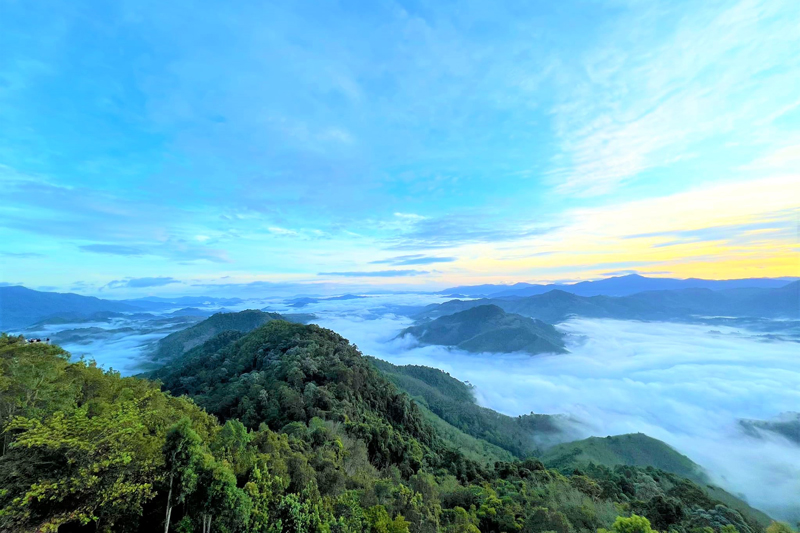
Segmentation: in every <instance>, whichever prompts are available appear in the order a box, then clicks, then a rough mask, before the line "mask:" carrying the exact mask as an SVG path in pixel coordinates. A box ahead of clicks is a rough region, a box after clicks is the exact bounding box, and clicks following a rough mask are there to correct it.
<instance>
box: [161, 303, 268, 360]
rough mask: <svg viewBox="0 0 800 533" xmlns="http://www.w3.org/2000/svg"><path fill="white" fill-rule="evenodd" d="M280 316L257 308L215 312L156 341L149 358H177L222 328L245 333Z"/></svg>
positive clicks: (221, 330)
mask: <svg viewBox="0 0 800 533" xmlns="http://www.w3.org/2000/svg"><path fill="white" fill-rule="evenodd" d="M280 319H283V317H282V316H281V315H279V314H278V313H265V312H263V311H258V310H256V309H248V310H246V311H239V312H238V313H216V314H214V315H212V316H210V317H209V318H207V319H205V320H203V321H202V322H199V323H197V324H195V325H193V326H191V327H188V328H186V329H183V330H181V331H176V332H175V333H171V334H169V335H167V336H166V337H164V338H163V339H161V340H159V341H158V342H157V343H156V345H155V349H154V351H153V354H152V357H153V359H155V360H156V361H170V360H172V359H175V358H178V357H180V356H181V355H183V354H184V353H186V352H187V351H189V350H191V349H192V348H194V347H195V346H199V345H201V344H203V343H204V342H206V341H208V340H209V339H211V338H212V337H214V336H216V335H218V334H219V333H222V332H223V331H236V332H240V333H247V332H249V331H252V330H254V329H256V328H257V327H259V326H261V325H263V324H266V323H267V322H269V321H270V320H280Z"/></svg>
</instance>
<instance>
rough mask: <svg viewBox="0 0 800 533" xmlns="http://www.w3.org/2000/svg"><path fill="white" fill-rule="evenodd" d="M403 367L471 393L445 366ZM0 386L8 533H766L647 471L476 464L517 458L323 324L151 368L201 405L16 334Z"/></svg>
mask: <svg viewBox="0 0 800 533" xmlns="http://www.w3.org/2000/svg"><path fill="white" fill-rule="evenodd" d="M394 372H396V373H399V374H401V375H403V376H408V377H412V378H414V379H416V380H417V382H418V383H422V384H425V385H427V386H430V387H432V388H433V389H435V390H436V391H438V392H440V393H441V394H442V395H443V396H445V397H449V398H452V399H453V400H461V401H465V400H466V394H467V393H468V392H469V391H468V388H467V389H465V387H466V385H465V384H460V385H459V384H458V383H456V382H454V381H453V380H452V379H448V377H447V376H446V375H444V374H442V373H437V372H436V371H432V369H424V368H421V367H417V368H404V369H399V370H394ZM0 375H2V376H3V378H4V383H5V385H6V386H3V387H0V407H2V409H0V425H1V426H3V427H5V428H7V431H5V432H4V434H3V439H4V441H3V444H2V446H3V454H2V455H0V487H3V489H4V490H2V491H0V530H2V531H56V530H62V531H76V532H77V531H81V532H82V531H106V532H110V531H127V532H131V533H138V532H149V531H165V530H166V531H200V530H203V531H209V530H212V531H231V532H233V531H276V532H277V531H307V532H309V533H310V532H319V531H331V532H333V531H336V532H341V533H356V532H362V531H364V532H372V533H376V532H390V533H402V532H409V533H410V532H413V533H423V532H425V533H428V532H430V533H434V532H440V531H441V532H443V533H455V532H472V533H474V532H476V531H484V532H498V533H499V532H505V531H525V532H531V533H533V532H542V531H553V532H557V533H571V532H584V531H585V532H591V531H597V530H598V529H601V528H603V529H609V528H611V527H612V524H614V528H613V530H614V531H615V532H616V533H619V532H622V531H650V524H652V527H654V528H656V529H657V530H659V531H713V532H714V533H728V532H730V531H732V530H733V529H731V528H734V529H735V530H736V531H738V532H739V533H763V531H764V525H763V524H762V523H760V522H758V521H757V520H754V519H753V518H752V517H751V516H750V515H749V514H748V513H746V512H742V513H740V512H738V511H736V510H735V508H734V507H733V503H731V504H728V503H726V502H725V501H723V500H721V498H716V497H712V496H710V495H709V494H710V493H708V492H705V491H704V489H703V488H702V487H701V486H698V485H697V484H695V483H693V482H692V481H690V480H687V479H685V478H681V477H680V476H678V475H676V474H673V473H670V472H666V471H663V470H659V469H656V468H653V467H650V466H648V467H646V468H643V467H637V466H626V465H617V466H614V467H608V466H602V465H587V466H585V467H584V468H582V469H581V471H570V472H563V473H561V472H558V471H557V470H553V469H548V468H547V467H546V466H545V465H544V464H543V463H542V462H541V461H538V460H536V459H534V458H526V459H524V460H506V459H503V458H500V459H499V460H497V461H495V462H494V463H489V464H487V462H485V461H484V462H477V461H474V460H472V459H470V458H469V457H467V456H466V455H465V453H462V451H461V450H460V449H459V446H462V445H469V446H471V449H470V452H471V453H474V454H478V455H480V454H482V453H483V454H485V457H486V458H488V456H489V455H490V454H496V455H499V456H502V455H503V452H502V450H498V449H497V448H496V447H493V445H491V444H489V443H486V441H483V440H481V439H477V438H475V437H470V436H468V435H466V434H465V433H463V432H459V430H457V428H455V427H454V426H449V425H444V424H445V423H444V422H443V421H441V419H438V420H439V421H440V422H438V423H434V422H432V421H431V420H433V421H435V420H437V419H432V418H430V417H429V415H428V414H427V413H426V411H425V408H424V407H423V406H421V405H420V404H419V403H417V401H415V400H413V399H411V398H410V397H409V396H408V395H406V394H405V393H403V392H401V391H400V390H399V389H398V388H397V387H396V386H395V385H394V384H393V383H392V382H390V381H389V379H387V377H386V376H385V375H383V374H382V373H381V372H380V371H379V370H378V369H377V368H376V366H375V364H374V363H373V362H372V361H370V360H369V359H367V358H366V357H364V356H362V355H361V353H360V352H359V351H358V350H357V349H356V347H355V346H353V345H352V344H350V343H349V342H348V341H347V340H346V339H344V338H342V337H341V336H339V335H337V334H336V333H334V332H332V331H330V330H327V329H324V328H320V327H318V326H314V325H310V326H304V325H301V324H293V323H289V322H286V321H283V320H271V321H269V322H267V323H266V324H264V325H263V326H260V327H258V328H257V329H255V330H253V331H251V332H250V333H246V334H243V333H240V332H238V331H224V332H222V333H220V334H218V335H216V336H214V337H212V338H211V339H210V340H208V341H206V342H205V343H203V344H200V345H197V346H195V347H194V348H192V349H190V350H189V351H188V352H187V353H186V354H184V355H183V356H182V357H179V358H177V359H175V360H173V361H171V362H169V363H168V364H167V365H166V366H165V367H163V368H161V369H159V370H158V371H156V372H155V373H154V377H157V378H159V379H160V380H161V382H162V383H163V389H166V390H171V391H173V392H174V393H176V394H180V395H186V396H174V395H172V394H170V393H169V392H166V390H159V382H157V381H150V380H147V379H138V378H131V377H129V378H123V377H122V376H120V375H119V374H118V373H115V372H104V371H103V370H102V369H100V368H97V367H96V366H94V365H91V364H87V363H85V362H83V361H75V362H70V361H69V359H68V354H66V353H64V352H63V350H61V349H60V348H58V347H57V346H52V345H45V344H28V343H26V342H25V340H24V339H22V338H19V337H10V336H7V335H0ZM212 415H213V416H212ZM440 428H441V430H440ZM495 429H496V430H497V431H501V428H500V427H496V428H495ZM451 439H452V440H451ZM481 446H483V448H480V447H481ZM731 498H732V497H731ZM734 501H736V500H735V499H734ZM739 504H741V505H743V502H739ZM631 513H635V514H637V515H639V516H640V517H644V518H639V517H631V518H627V517H628V516H629V515H630V514H631ZM170 519H171V522H169V520H170ZM165 521H167V522H168V523H166V524H165ZM645 525H646V527H645ZM209 526H210V527H209ZM704 528H708V529H704ZM776 531H777V530H776Z"/></svg>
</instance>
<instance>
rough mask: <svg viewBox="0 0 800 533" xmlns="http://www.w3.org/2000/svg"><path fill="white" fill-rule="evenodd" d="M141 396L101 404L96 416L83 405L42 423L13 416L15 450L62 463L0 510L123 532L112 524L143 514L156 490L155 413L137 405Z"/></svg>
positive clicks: (46, 522)
mask: <svg viewBox="0 0 800 533" xmlns="http://www.w3.org/2000/svg"><path fill="white" fill-rule="evenodd" d="M153 393H155V394H160V393H159V392H157V391H153ZM144 402H146V398H144V399H138V400H127V401H118V402H116V403H114V404H110V405H103V406H102V408H101V409H99V414H97V415H96V416H89V413H88V410H89V409H88V406H84V407H80V408H78V409H74V410H73V411H71V412H68V413H64V412H58V413H55V414H54V415H53V416H50V417H48V418H46V419H45V420H44V421H40V420H37V419H30V418H22V417H17V418H15V419H14V420H13V421H12V422H11V423H10V424H9V426H8V427H9V429H10V430H13V431H19V434H18V435H17V436H16V439H15V442H14V443H13V444H12V452H16V451H18V450H19V451H22V450H25V451H24V452H23V453H20V454H19V459H20V461H21V462H24V461H25V460H27V457H26V456H28V455H34V456H39V457H43V458H44V461H43V464H44V465H48V464H49V465H58V468H53V467H52V466H51V467H50V468H47V467H45V468H39V469H36V477H35V478H33V479H30V480H29V484H28V486H27V487H26V488H25V489H24V490H23V493H22V494H20V495H19V496H17V497H15V498H13V499H12V501H11V502H10V504H9V505H8V506H6V508H4V509H2V510H0V516H1V517H2V518H3V520H4V521H9V522H11V523H12V524H15V525H16V528H19V529H22V528H25V527H30V524H31V523H32V522H33V523H36V524H37V528H38V529H37V531H43V532H53V531H57V530H58V528H59V527H60V526H61V525H63V524H67V523H70V522H78V523H80V524H82V525H86V524H89V523H92V522H94V523H95V526H96V529H97V530H98V531H106V530H112V528H113V529H114V530H119V529H122V528H121V527H115V524H120V523H124V522H125V521H126V520H131V521H133V520H135V519H136V518H138V516H139V515H140V514H141V509H142V505H143V504H144V502H146V501H148V500H149V499H151V498H152V497H153V496H154V494H155V492H154V488H153V485H154V483H155V482H156V480H157V477H158V468H157V467H158V466H159V463H160V459H161V453H160V445H159V444H160V441H159V438H158V437H157V436H155V435H153V434H152V433H151V431H149V429H148V427H147V424H146V420H147V419H148V418H149V415H150V413H148V412H147V411H143V410H142V409H140V405H141V403H144ZM9 455H11V454H9ZM4 459H6V458H4Z"/></svg>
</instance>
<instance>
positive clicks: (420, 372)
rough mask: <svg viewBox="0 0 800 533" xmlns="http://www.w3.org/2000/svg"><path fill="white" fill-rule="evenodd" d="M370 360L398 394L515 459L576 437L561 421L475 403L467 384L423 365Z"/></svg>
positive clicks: (573, 428) (563, 421)
mask: <svg viewBox="0 0 800 533" xmlns="http://www.w3.org/2000/svg"><path fill="white" fill-rule="evenodd" d="M370 361H371V362H372V364H373V365H375V367H376V368H378V370H380V371H381V372H382V373H383V374H384V375H385V376H386V377H387V378H389V380H390V381H391V382H392V383H394V384H395V385H396V386H397V387H398V388H399V389H400V390H402V391H404V392H406V393H408V395H409V396H411V397H412V398H414V400H416V401H417V402H419V403H420V404H421V405H423V406H424V407H425V408H427V409H429V410H430V411H431V412H432V413H433V414H434V415H436V416H437V417H439V418H440V419H442V420H443V421H444V422H446V423H447V424H449V425H451V426H453V427H455V428H457V429H458V430H459V431H462V432H464V433H466V434H467V435H470V436H472V437H474V438H476V439H481V440H483V441H486V442H489V443H491V444H492V445H494V446H497V447H499V448H502V449H503V450H505V451H507V452H509V453H511V454H513V455H514V456H516V457H518V458H526V457H530V456H532V455H538V454H539V453H540V452H541V450H542V449H543V448H546V447H547V446H550V445H552V444H554V443H557V442H564V441H567V440H571V439H574V438H575V436H574V435H575V434H576V427H575V425H574V424H573V423H572V422H570V420H568V419H567V418H565V417H562V416H555V415H541V414H533V413H531V414H530V415H523V416H519V417H511V416H507V415H504V414H501V413H498V412H497V411H493V410H491V409H487V408H486V407H481V406H479V405H478V404H477V403H475V397H474V396H473V393H472V389H471V387H470V386H469V385H467V384H465V383H463V382H461V381H459V380H457V379H455V378H454V377H452V376H451V375H450V374H448V373H446V372H444V371H442V370H439V369H436V368H430V367H426V366H416V365H405V366H398V365H393V364H391V363H387V362H386V361H381V360H380V359H374V358H370Z"/></svg>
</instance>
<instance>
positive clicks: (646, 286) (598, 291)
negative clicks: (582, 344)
mask: <svg viewBox="0 0 800 533" xmlns="http://www.w3.org/2000/svg"><path fill="white" fill-rule="evenodd" d="M795 280H797V278H745V279H727V280H713V279H699V278H688V279H674V278H650V277H646V276H640V275H638V274H628V275H626V276H616V277H610V278H606V279H601V280H597V281H581V282H579V283H572V284H566V283H552V284H542V285H537V284H531V283H516V284H514V285H473V286H460V287H451V288H449V289H445V290H443V291H440V292H441V294H459V295H463V296H464V297H490V298H504V297H508V296H518V297H525V296H535V295H537V294H544V293H546V292H548V291H551V290H562V291H565V292H569V293H571V294H577V295H578V296H599V295H605V296H629V295H631V294H635V293H637V292H644V291H663V290H676V289H710V290H715V291H716V290H726V289H742V288H761V289H777V288H780V287H782V286H784V285H786V284H787V283H788V282H790V281H795Z"/></svg>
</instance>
